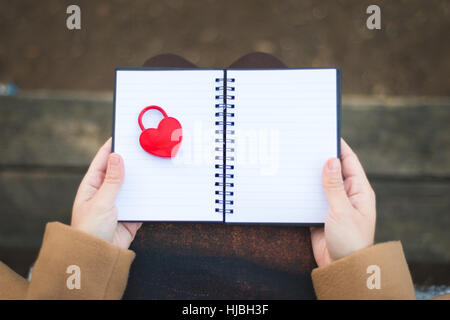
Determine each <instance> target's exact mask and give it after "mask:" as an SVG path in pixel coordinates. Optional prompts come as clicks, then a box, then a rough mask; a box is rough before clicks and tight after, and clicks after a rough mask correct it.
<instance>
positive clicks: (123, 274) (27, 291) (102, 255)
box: [0, 222, 135, 299]
mask: <svg viewBox="0 0 450 320" xmlns="http://www.w3.org/2000/svg"><path fill="white" fill-rule="evenodd" d="M134 256H135V254H134V252H132V251H130V250H124V249H121V248H119V247H116V246H114V245H112V244H110V243H108V242H106V241H104V240H102V239H99V238H96V237H93V236H91V235H89V234H87V233H84V232H82V231H78V230H76V229H73V228H71V227H69V226H66V225H64V224H61V223H58V222H52V223H49V224H47V226H46V230H45V234H44V240H43V243H42V247H41V250H40V252H39V256H38V259H37V260H36V263H35V265H34V268H33V273H32V278H31V281H30V282H28V281H27V280H25V279H23V278H22V277H20V276H19V275H17V274H16V273H14V272H13V271H12V270H10V269H9V268H8V267H7V266H5V265H4V264H2V263H0V299H120V298H121V297H122V294H123V292H124V290H125V287H126V283H127V279H128V272H129V268H130V265H131V263H132V262H133V259H134ZM71 265H76V266H78V267H79V270H80V280H81V281H80V285H81V287H80V289H72V290H70V289H69V288H68V286H67V284H66V282H67V279H68V278H69V277H70V276H71V275H72V273H67V268H68V267H69V266H71Z"/></svg>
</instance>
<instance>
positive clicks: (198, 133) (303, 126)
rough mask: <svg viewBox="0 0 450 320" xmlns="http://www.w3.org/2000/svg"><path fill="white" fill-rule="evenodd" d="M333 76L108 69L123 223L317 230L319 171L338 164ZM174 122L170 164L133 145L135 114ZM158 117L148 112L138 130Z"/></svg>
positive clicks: (322, 211)
mask: <svg viewBox="0 0 450 320" xmlns="http://www.w3.org/2000/svg"><path fill="white" fill-rule="evenodd" d="M340 99H341V98H340V72H339V70H338V69H258V70H252V69H227V70H223V69H217V70H214V69H149V68H137V69H136V68H135V69H127V68H119V69H117V70H116V84H115V100H114V104H115V107H114V129H113V130H114V134H113V150H114V151H115V152H117V153H119V154H120V155H121V156H122V157H123V159H124V162H125V182H124V185H123V187H122V189H121V191H120V193H119V196H118V199H117V207H118V212H119V217H118V218H119V220H121V221H210V222H231V223H297V224H315V223H323V222H324V219H325V215H326V213H327V211H328V204H327V201H326V198H325V195H324V192H323V190H322V186H321V173H322V167H323V165H324V163H325V161H326V160H327V159H328V158H331V157H336V156H338V155H339V138H340V133H339V123H340ZM149 105H158V106H160V107H162V108H163V109H164V110H165V111H166V112H167V114H168V115H169V116H171V117H175V118H176V119H178V120H179V122H180V123H181V125H182V127H183V140H182V143H181V145H180V148H179V151H178V154H177V155H176V157H174V158H160V157H156V156H153V155H151V154H149V153H147V152H145V151H144V150H143V149H142V148H141V146H140V145H139V136H140V134H141V128H140V127H139V125H138V116H139V113H140V111H141V110H142V109H143V108H144V107H146V106H149ZM162 118H163V116H162V115H161V113H159V112H158V111H156V110H151V111H150V112H147V113H146V114H145V115H144V117H143V123H144V124H145V127H147V128H148V127H157V126H158V123H159V121H160V120H161V119H162Z"/></svg>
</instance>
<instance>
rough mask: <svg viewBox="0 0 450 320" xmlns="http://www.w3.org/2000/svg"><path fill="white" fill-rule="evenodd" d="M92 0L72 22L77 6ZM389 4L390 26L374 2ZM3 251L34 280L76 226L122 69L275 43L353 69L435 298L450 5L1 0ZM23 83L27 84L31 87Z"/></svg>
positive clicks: (373, 154) (443, 281) (364, 124)
mask: <svg viewBox="0 0 450 320" xmlns="http://www.w3.org/2000/svg"><path fill="white" fill-rule="evenodd" d="M71 4H77V5H78V6H80V8H81V30H68V29H67V27H66V19H67V17H68V14H67V13H66V8H67V7H68V6H69V5H71ZM370 4H376V5H378V6H379V7H380V8H381V30H369V29H367V27H366V19H367V17H368V16H369V15H368V14H366V8H367V7H368V6H369V5H370ZM0 7H1V8H2V9H1V10H0V94H2V96H0V155H1V156H0V260H1V261H3V262H5V263H6V264H8V265H10V266H11V267H12V268H13V269H15V270H16V271H17V272H19V273H20V274H22V275H26V273H27V271H28V268H29V266H30V264H31V263H32V262H33V261H34V259H35V258H36V255H37V252H38V249H39V247H40V243H41V239H42V235H43V232H44V227H45V223H46V222H47V221H52V220H58V221H62V222H65V223H69V221H70V214H71V206H72V202H73V198H74V196H75V193H76V189H77V187H78V184H79V182H80V180H81V177H82V176H83V174H84V172H85V170H86V169H87V166H88V164H89V163H90V160H91V158H92V157H93V155H94V154H95V151H96V150H97V149H98V147H99V146H100V145H101V144H102V143H103V142H104V141H105V140H106V139H107V138H108V137H109V136H110V135H111V128H112V121H111V120H112V94H113V92H112V90H113V81H114V68H116V67H119V66H140V65H142V64H143V62H144V61H145V60H146V59H148V58H149V57H151V56H153V55H156V54H159V53H166V52H171V53H176V54H179V55H182V56H184V57H186V58H187V59H188V60H190V61H192V62H193V63H195V64H197V65H198V66H200V67H215V68H216V67H227V66H228V65H230V64H231V63H232V62H233V61H234V60H236V59H237V58H239V57H240V56H242V55H244V54H246V53H249V52H253V51H262V52H267V53H271V54H273V55H275V56H277V57H278V58H280V59H281V60H283V61H284V62H285V63H286V64H287V65H288V66H289V67H338V68H341V69H342V74H343V76H342V79H343V83H342V92H343V113H342V121H343V123H342V136H343V137H344V138H345V139H346V140H347V141H348V142H349V144H350V145H351V146H352V147H354V149H355V151H356V152H357V153H358V155H359V156H360V158H361V161H362V162H363V165H364V166H365V168H366V171H367V173H368V175H369V178H370V180H371V182H372V184H373V186H374V189H375V191H376V194H377V200H378V204H377V205H378V219H377V233H376V241H377V242H381V241H386V240H401V241H402V243H403V246H404V250H405V254H406V258H407V260H408V262H409V265H410V269H411V271H412V276H413V280H414V283H415V285H416V290H417V295H418V297H419V298H426V297H428V296H430V295H433V294H437V293H444V292H448V291H450V289H449V288H450V215H449V213H450V77H449V75H450V59H448V55H449V53H450V41H449V31H450V2H449V1H448V0H429V1H425V0H408V1H399V0H398V1H382V0H377V1H364V0H362V1H361V0H342V1H335V0H327V1H325V0H324V1H313V0H310V1H306V0H291V1H284V0H283V1H268V0H267V1H263V0H258V1H257V0H245V1H243V0H240V1H238V0H228V1H215V0H209V1H208V0H205V1H201V0H195V1H193V0H191V1H187V0H165V1H150V0H149V1H120V0H114V1H111V0H109V1H101V0H95V1H94V0H90V1H87V0H85V1H81V0H79V1H64V0H52V1H50V0H42V1H32V0H30V1H26V0H17V1H14V2H12V1H6V0H0ZM17 88H18V91H17Z"/></svg>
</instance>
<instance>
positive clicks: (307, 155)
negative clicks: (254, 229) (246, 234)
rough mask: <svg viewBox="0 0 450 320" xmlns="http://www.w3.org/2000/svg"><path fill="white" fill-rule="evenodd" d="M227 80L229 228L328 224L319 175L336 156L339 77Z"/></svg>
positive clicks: (269, 75)
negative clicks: (230, 88)
mask: <svg viewBox="0 0 450 320" xmlns="http://www.w3.org/2000/svg"><path fill="white" fill-rule="evenodd" d="M228 78H235V83H234V87H235V91H234V92H232V94H233V95H234V96H235V101H234V104H235V106H236V107H235V109H234V113H235V117H234V122H235V126H234V128H235V139H236V141H235V146H234V147H235V152H234V157H235V159H234V164H235V170H234V178H233V182H234V187H233V188H234V196H233V197H232V199H233V202H234V204H233V205H230V206H229V207H228V208H230V209H233V214H227V217H226V221H227V222H264V223H322V222H324V220H325V215H326V213H327V211H328V204H327V200H326V198H325V194H324V192H323V190H322V185H321V173H322V167H323V165H324V163H325V162H326V160H327V159H328V158H331V157H336V156H337V141H338V137H337V80H336V79H337V71H336V70H335V69H304V70H300V69H293V70H258V71H256V70H229V71H228ZM227 164H228V163H227Z"/></svg>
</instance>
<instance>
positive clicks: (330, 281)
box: [312, 241, 415, 300]
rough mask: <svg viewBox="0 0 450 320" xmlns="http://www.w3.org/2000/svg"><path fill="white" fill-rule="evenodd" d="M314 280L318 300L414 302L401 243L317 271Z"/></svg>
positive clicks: (363, 252)
mask: <svg viewBox="0 0 450 320" xmlns="http://www.w3.org/2000/svg"><path fill="white" fill-rule="evenodd" d="M378 270H379V273H378V274H377V271H378ZM377 277H378V279H379V280H380V281H379V282H378V283H377ZM312 280H313V284H314V289H315V292H316V296H317V298H318V299H333V300H334V299H336V300H338V299H415V294H414V286H413V283H412V279H411V275H410V273H409V269H408V265H407V263H406V259H405V255H404V254H403V249H402V245H401V243H400V242H399V241H390V242H386V243H381V244H377V245H374V246H371V247H369V248H366V249H363V250H360V251H358V252H355V253H353V254H351V255H349V256H347V257H344V258H342V259H339V260H336V261H334V262H332V263H331V264H329V265H327V266H324V267H321V268H316V269H314V270H313V272H312Z"/></svg>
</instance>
